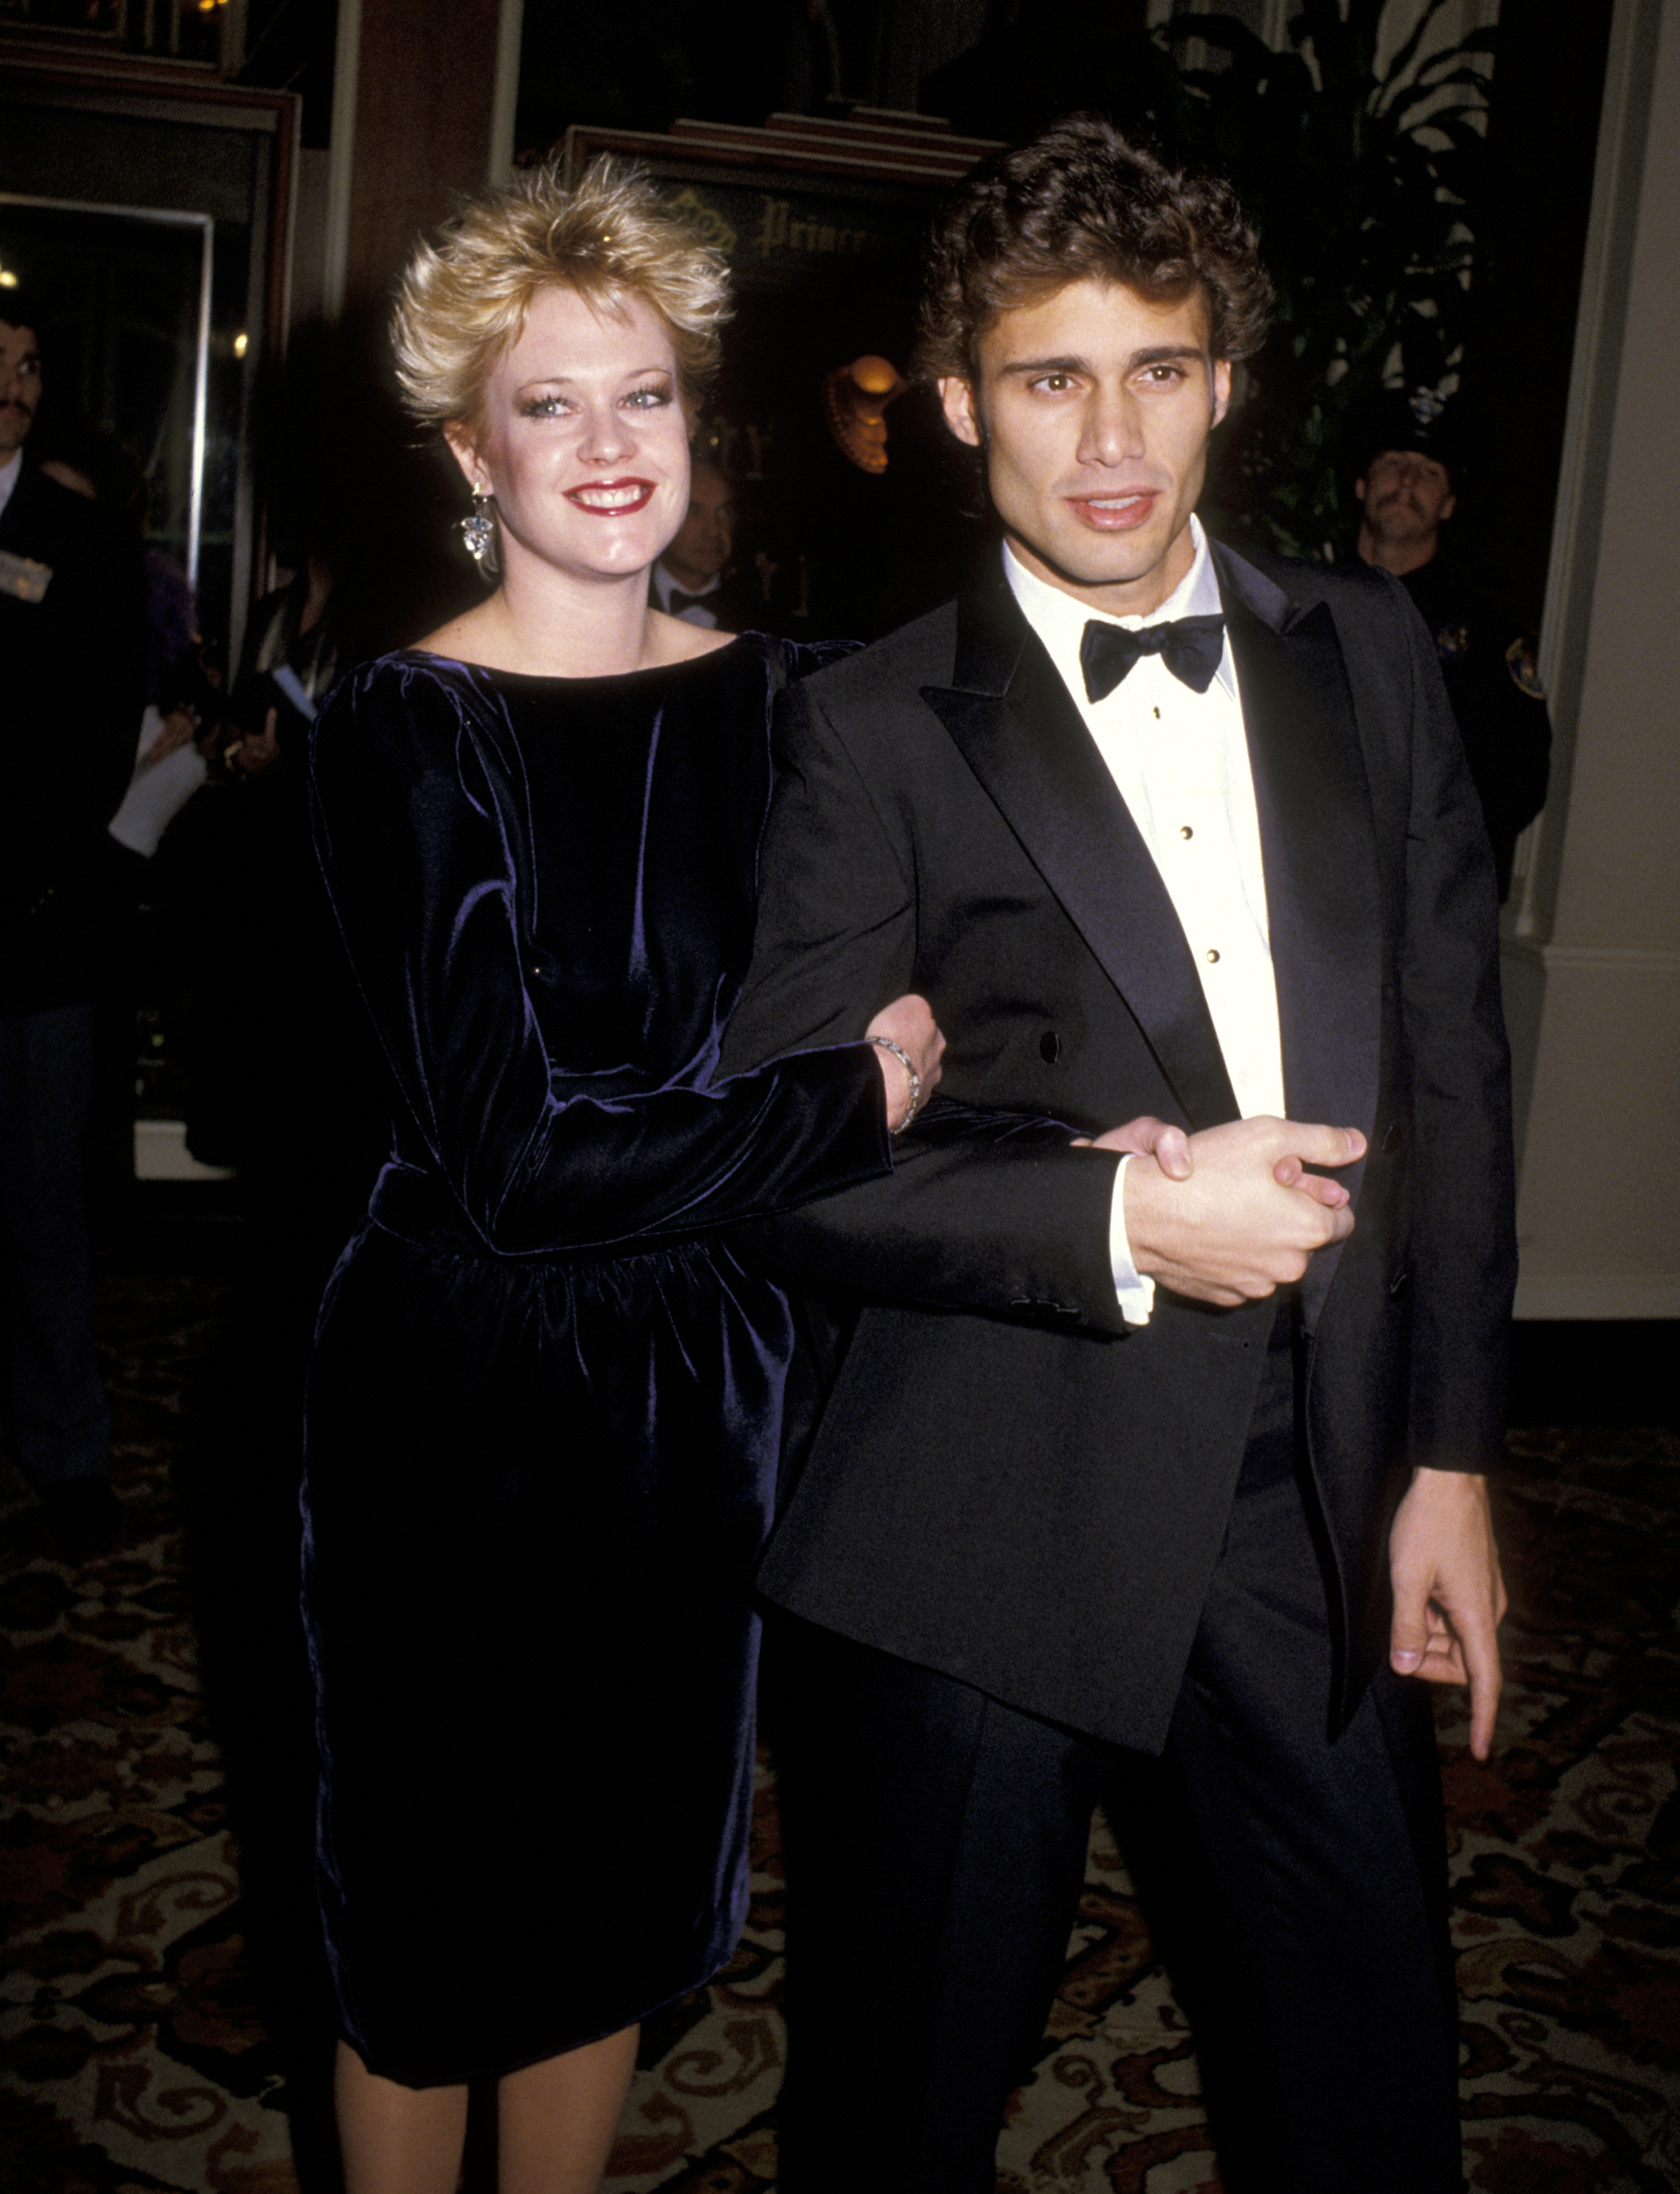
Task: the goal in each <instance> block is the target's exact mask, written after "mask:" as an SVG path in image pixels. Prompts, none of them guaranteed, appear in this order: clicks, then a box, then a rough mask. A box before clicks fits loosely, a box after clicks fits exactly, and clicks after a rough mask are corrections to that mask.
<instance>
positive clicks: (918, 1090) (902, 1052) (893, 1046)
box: [869, 1036, 922, 1135]
mask: <svg viewBox="0 0 1680 2194" xmlns="http://www.w3.org/2000/svg"><path fill="white" fill-rule="evenodd" d="M869 1041H870V1042H872V1043H878V1044H879V1045H880V1047H881V1048H882V1050H883V1051H889V1052H891V1054H893V1057H894V1058H895V1060H897V1061H898V1063H899V1065H900V1066H901V1067H902V1068H903V1069H904V1071H905V1072H906V1074H907V1075H908V1076H909V1077H910V1110H909V1111H907V1112H906V1114H905V1116H904V1117H903V1118H902V1119H901V1120H900V1122H899V1123H898V1125H897V1127H895V1128H889V1129H888V1130H887V1133H888V1134H889V1135H901V1134H903V1133H904V1131H905V1129H906V1128H907V1127H908V1126H909V1125H910V1123H911V1122H912V1120H913V1119H914V1118H915V1117H916V1107H917V1106H918V1105H919V1104H920V1103H921V1101H922V1077H921V1076H920V1075H919V1074H918V1072H917V1071H916V1070H915V1068H914V1067H913V1066H912V1065H911V1063H910V1054H909V1053H908V1052H907V1051H906V1049H905V1048H904V1046H903V1045H902V1044H901V1043H895V1042H893V1040H892V1038H891V1037H889V1036H872V1037H870V1039H869Z"/></svg>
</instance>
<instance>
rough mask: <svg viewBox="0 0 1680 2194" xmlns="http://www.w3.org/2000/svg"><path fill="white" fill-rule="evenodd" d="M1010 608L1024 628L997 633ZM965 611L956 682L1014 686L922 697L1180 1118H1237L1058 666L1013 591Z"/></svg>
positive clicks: (1156, 898) (1171, 925) (1176, 932)
mask: <svg viewBox="0 0 1680 2194" xmlns="http://www.w3.org/2000/svg"><path fill="white" fill-rule="evenodd" d="M1004 591H1005V593H1007V585H1006V584H1005V587H1004ZM1010 612H1013V615H1014V617H1015V620H1016V621H1017V622H1018V623H1019V626H1020V630H1019V632H1010V631H1009V630H1008V629H1007V626H1006V625H1004V628H1003V629H1000V626H999V623H998V621H999V620H1006V619H1007V618H1008V617H1009V615H1010ZM976 615H979V616H980V617H981V623H982V630H981V632H980V633H979V634H976V633H975V617H976ZM964 617H965V618H967V619H968V630H967V632H966V634H963V633H962V628H961V627H960V626H959V635H961V636H960V637H959V646H958V665H957V669H958V676H959V677H960V676H962V675H963V674H964V671H967V672H968V673H969V675H970V677H971V678H972V679H973V681H974V684H975V685H979V684H981V683H982V681H984V682H985V683H990V684H993V685H997V684H999V683H1001V682H1002V681H1007V683H1006V687H1005V689H1004V690H1001V691H998V690H994V691H990V692H987V691H975V690H974V687H973V686H972V685H970V686H966V687H961V688H947V687H944V686H923V689H922V698H923V699H924V700H925V701H926V702H927V704H928V705H929V708H930V709H933V710H934V712H935V715H937V716H938V717H939V719H940V721H941V722H942V723H943V724H944V726H945V727H946V731H947V732H949V733H950V734H951V737H952V739H954V740H955V742H956V744H957V745H958V747H959V748H960V749H961V750H962V753H963V756H964V760H965V761H967V763H968V765H969V768H970V769H971V770H972V771H973V772H974V773H975V777H976V778H978V779H979V781H980V783H981V786H982V787H983V788H984V790H986V792H987V794H988V795H989V796H990V797H991V799H992V801H993V802H994V803H995V805H996V806H997V807H998V810H999V812H1000V813H1002V815H1003V817H1004V821H1005V822H1006V823H1008V824H1009V826H1010V829H1011V830H1013V831H1014V833H1015V836H1016V837H1017V838H1018V839H1019V840H1020V841H1021V846H1022V847H1023V849H1024V850H1025V852H1026V853H1027V858H1028V859H1030V860H1031V861H1032V862H1033V865H1034V867H1036V868H1037V870H1038V873H1039V874H1040V875H1041V876H1043V877H1044V882H1046V883H1047V884H1048V885H1049V887H1050V890H1051V891H1052V892H1053V893H1055V894H1056V898H1057V899H1059V900H1060V902H1061V904H1062V906H1063V907H1064V908H1065V910H1067V914H1068V915H1069V916H1070V917H1071V918H1072V920H1073V923H1074V925H1075V927H1076V928H1078V929H1079V933H1080V934H1081V936H1083V937H1084V939H1085V942H1086V944H1087V945H1090V949H1091V951H1092V952H1093V953H1095V955H1096V958H1097V960H1098V961H1099V962H1100V963H1101V965H1102V968H1103V970H1104V972H1105V974H1107V975H1108V979H1109V980H1110V981H1111V982H1112V983H1113V985H1114V987H1115V989H1116V990H1117V991H1119V994H1120V996H1121V997H1122V998H1123V999H1124V1000H1125V1003H1126V1006H1127V1008H1128V1009H1129V1010H1130V1012H1131V1015H1132V1018H1133V1019H1134V1020H1136V1023H1137V1025H1138V1027H1139V1028H1140V1029H1141V1030H1142V1033H1143V1036H1144V1038H1145V1040H1146V1041H1147V1042H1148V1045H1149V1048H1150V1049H1151V1050H1152V1051H1153V1052H1154V1055H1155V1058H1156V1059H1157V1060H1158V1061H1159V1065H1160V1068H1161V1071H1162V1072H1163V1074H1164V1075H1165V1077H1166V1079H1167V1081H1168V1083H1170V1084H1171V1088H1172V1089H1173V1090H1174V1092H1175V1093H1176V1094H1177V1098H1178V1101H1179V1104H1180V1106H1182V1110H1183V1115H1184V1117H1185V1119H1186V1120H1187V1121H1188V1123H1189V1124H1190V1125H1191V1126H1192V1127H1193V1128H1205V1127H1211V1126H1213V1125H1214V1124H1215V1123H1217V1122H1218V1121H1221V1120H1229V1119H1234V1117H1236V1109H1237V1108H1236V1102H1235V1100H1234V1097H1233V1095H1232V1094H1231V1084H1230V1078H1229V1077H1228V1075H1227V1073H1226V1071H1225V1062H1224V1060H1223V1056H1222V1054H1221V1053H1220V1049H1219V1042H1218V1039H1217V1037H1216V1036H1215V1035H1214V1032H1213V1023H1212V1020H1211V1018H1210V1016H1209V1014H1208V1011H1207V1006H1206V1003H1205V1000H1204V998H1203V996H1202V989H1201V985H1200V982H1199V981H1198V980H1197V978H1196V970H1195V963H1194V961H1193V960H1192V959H1191V957H1190V948H1189V946H1188V945H1187V944H1186V943H1185V941H1184V933H1183V931H1182V929H1181V928H1180V927H1179V923H1178V917H1177V914H1176V913H1175V912H1174V910H1173V906H1172V902H1171V899H1169V898H1168V896H1167V893H1166V887H1165V885H1164V884H1163V883H1162V882H1161V879H1160V874H1159V870H1157V869H1156V867H1155V864H1154V861H1153V860H1152V859H1150V857H1149V853H1148V849H1147V848H1146V847H1145V846H1144V843H1143V841H1142V837H1141V836H1139V835H1138V830H1137V826H1136V824H1135V823H1134V822H1133V821H1132V819H1131V811H1130V810H1129V809H1128V807H1126V804H1125V801H1123V800H1122V799H1121V797H1120V795H1119V792H1118V791H1117V790H1115V787H1114V781H1113V778H1111V777H1110V776H1109V774H1108V770H1107V768H1106V767H1105V766H1104V764H1103V761H1102V755H1100V754H1099V753H1098V752H1097V750H1096V744H1095V743H1094V742H1093V740H1092V739H1091V737H1090V733H1089V732H1087V731H1086V729H1085V723H1084V721H1083V720H1082V719H1081V717H1080V715H1079V710H1078V709H1076V708H1075V707H1074V705H1073V701H1072V700H1071V699H1070V698H1069V696H1068V693H1067V687H1066V686H1064V685H1063V684H1062V680H1061V677H1060V676H1059V675H1058V674H1057V671H1056V666H1055V665H1054V663H1051V661H1050V657H1049V656H1048V654H1046V652H1044V647H1043V646H1041V644H1040V643H1039V641H1038V639H1037V638H1036V637H1035V636H1034V635H1033V634H1032V633H1031V632H1030V631H1029V630H1028V629H1027V626H1026V621H1025V619H1024V618H1022V617H1021V612H1020V611H1019V610H1018V609H1017V608H1016V607H1015V600H1014V597H1013V596H1012V595H1010V597H1009V600H1008V603H1007V606H1005V605H1004V604H1003V603H1000V602H998V600H996V598H995V594H989V595H988V597H987V599H986V600H985V601H984V604H983V608H982V606H981V605H980V604H971V603H969V602H965V603H964ZM964 640H966V643H967V644H966V645H965V644H964ZM1006 642H1007V644H1005V643H1006Z"/></svg>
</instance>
